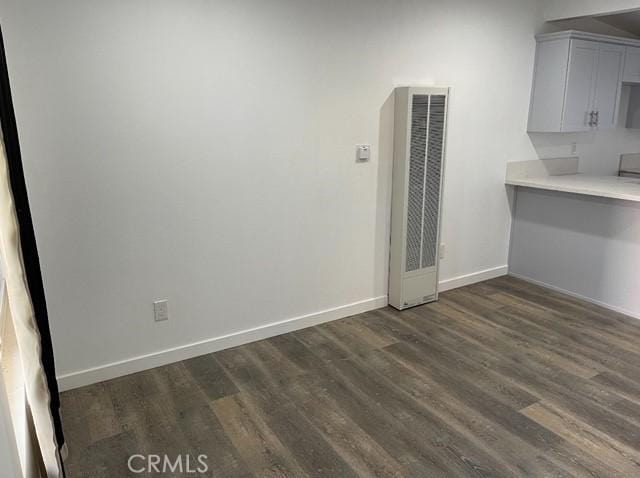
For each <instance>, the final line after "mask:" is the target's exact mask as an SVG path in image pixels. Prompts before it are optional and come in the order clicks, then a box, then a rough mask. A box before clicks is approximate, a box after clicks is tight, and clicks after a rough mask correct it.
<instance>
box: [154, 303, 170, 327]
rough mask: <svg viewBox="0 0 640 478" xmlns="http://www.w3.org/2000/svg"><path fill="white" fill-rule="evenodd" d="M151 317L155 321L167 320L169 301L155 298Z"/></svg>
mask: <svg viewBox="0 0 640 478" xmlns="http://www.w3.org/2000/svg"><path fill="white" fill-rule="evenodd" d="M153 318H154V320H155V321H156V322H162V321H163V320H169V301H167V300H157V301H155V302H154V303H153Z"/></svg>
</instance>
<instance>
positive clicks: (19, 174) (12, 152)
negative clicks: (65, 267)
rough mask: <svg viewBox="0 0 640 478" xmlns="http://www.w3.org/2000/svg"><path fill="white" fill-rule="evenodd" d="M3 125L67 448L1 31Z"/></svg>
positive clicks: (55, 412) (46, 363)
mask: <svg viewBox="0 0 640 478" xmlns="http://www.w3.org/2000/svg"><path fill="white" fill-rule="evenodd" d="M0 123H1V125H2V133H3V136H4V145H5V150H6V155H7V162H8V166H9V179H10V183H11V190H12V193H13V199H14V201H15V208H16V214H17V218H18V225H19V227H20V245H21V247H22V254H23V259H24V267H25V272H26V275H27V284H28V286H29V293H30V295H31V300H32V302H33V308H34V312H35V317H36V322H37V324H38V329H39V332H40V338H41V343H42V357H41V359H42V365H43V368H44V371H45V374H46V376H47V383H48V386H49V393H50V395H51V415H52V416H53V422H54V426H55V431H56V439H57V440H58V446H59V447H60V448H62V446H63V445H64V435H63V433H62V423H61V421H60V395H59V392H58V382H57V381H56V370H55V363H54V359H53V347H52V345H51V332H50V330H49V317H48V315H47V303H46V301H45V296H44V286H43V284H42V273H41V271H40V260H39V258H38V248H37V247H36V238H35V234H34V230H33V222H32V220H31V210H30V209H29V199H28V196H27V187H26V184H25V180H24V172H23V168H22V157H21V155H20V143H19V141H18V129H17V126H16V118H15V113H14V110H13V101H12V100H11V88H10V85H9V72H8V69H7V59H6V56H5V50H4V38H3V36H2V29H1V28H0Z"/></svg>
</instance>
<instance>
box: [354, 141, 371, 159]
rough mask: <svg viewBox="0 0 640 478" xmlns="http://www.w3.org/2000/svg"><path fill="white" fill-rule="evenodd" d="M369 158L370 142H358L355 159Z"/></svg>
mask: <svg viewBox="0 0 640 478" xmlns="http://www.w3.org/2000/svg"><path fill="white" fill-rule="evenodd" d="M369 159H371V145H370V144H358V145H357V146H356V160H357V161H363V162H364V161H369Z"/></svg>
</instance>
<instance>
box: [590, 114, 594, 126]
mask: <svg viewBox="0 0 640 478" xmlns="http://www.w3.org/2000/svg"><path fill="white" fill-rule="evenodd" d="M594 115H595V112H594V111H591V112H590V113H589V126H591V127H593V125H594V123H593V117H594Z"/></svg>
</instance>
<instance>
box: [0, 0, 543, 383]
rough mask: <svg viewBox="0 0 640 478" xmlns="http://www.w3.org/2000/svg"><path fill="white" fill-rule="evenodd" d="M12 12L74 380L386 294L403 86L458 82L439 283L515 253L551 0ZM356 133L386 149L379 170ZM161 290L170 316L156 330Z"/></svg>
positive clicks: (254, 0)
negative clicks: (544, 15) (514, 177)
mask: <svg viewBox="0 0 640 478" xmlns="http://www.w3.org/2000/svg"><path fill="white" fill-rule="evenodd" d="M0 13H1V15H2V24H3V28H4V31H5V42H6V47H7V52H8V61H9V67H10V73H11V79H12V83H13V94H14V101H15V107H16V110H17V119H18V125H19V130H20V136H21V142H22V148H23V155H24V163H25V169H26V176H27V182H28V187H29V192H30V198H31V204H32V210H33V215H34V220H35V228H36V233H37V237H38V245H39V248H40V253H41V262H42V268H43V273H44V280H45V288H46V293H47V298H48V303H49V311H50V316H51V323H52V329H53V330H52V333H53V339H54V345H55V352H56V359H57V365H58V370H59V373H60V374H61V375H65V376H67V378H68V380H69V381H68V382H65V383H66V384H67V385H73V384H77V383H82V382H83V380H84V378H82V377H85V378H86V377H88V376H82V375H81V376H79V377H80V378H77V377H76V378H77V380H76V379H74V378H73V377H74V375H73V374H75V373H76V372H80V371H82V370H85V369H88V368H92V367H102V366H104V365H106V364H109V363H112V362H117V361H123V360H129V359H131V358H133V357H136V356H141V355H144V354H153V353H155V352H159V351H162V350H165V349H169V348H174V347H180V346H183V345H186V344H190V343H193V342H198V341H203V340H205V341H206V340H209V339H212V338H216V337H221V336H224V335H226V334H232V333H235V332H238V331H242V330H246V329H250V328H254V327H261V326H263V325H265V324H269V323H273V322H276V321H281V320H284V319H289V318H294V317H299V316H302V315H305V314H314V313H316V312H318V311H322V310H325V309H330V308H334V307H340V306H343V305H345V304H350V303H354V302H358V301H368V302H365V304H370V305H371V306H374V305H375V304H378V303H379V301H380V300H378V301H375V300H373V301H371V300H370V299H375V298H380V297H382V300H384V295H385V294H386V283H387V278H386V269H387V260H388V259H387V256H388V247H387V243H388V237H389V231H388V219H389V187H390V178H391V176H390V175H391V168H390V166H391V164H390V162H389V158H388V157H387V156H385V157H383V158H382V160H381V159H380V158H379V157H378V155H377V154H376V152H377V150H378V144H379V139H380V135H379V133H380V116H381V108H382V106H383V104H385V102H386V101H387V99H388V97H389V95H390V94H391V92H392V89H393V87H394V85H401V84H408V83H414V84H419V83H422V84H424V83H437V84H440V85H450V86H451V87H452V88H453V89H452V95H451V103H450V116H449V118H450V125H449V137H448V139H449V143H448V156H447V161H448V165H447V176H446V180H445V198H444V225H443V242H445V243H446V244H447V258H446V260H445V261H444V262H443V263H442V271H441V279H443V280H445V281H449V282H448V283H449V284H457V283H458V282H456V281H453V282H451V281H450V280H451V279H456V278H459V277H460V276H464V275H466V274H475V273H477V272H480V271H484V270H487V269H491V270H493V269H496V270H498V271H501V270H502V269H500V268H501V267H504V266H505V265H506V263H507V250H508V240H509V231H510V212H509V206H508V201H507V196H506V192H505V188H504V187H503V180H504V174H505V163H506V162H507V160H513V159H514V158H519V159H533V158H535V157H536V153H535V150H534V148H533V147H532V145H531V142H530V140H529V138H528V137H527V135H526V133H525V131H526V119H527V112H528V102H529V93H530V85H531V74H532V68H533V55H534V45H535V43H534V38H533V34H534V32H535V30H536V28H537V26H538V24H539V21H538V19H539V12H538V9H537V5H536V2H531V1H529V0H518V1H513V0H485V1H477V0H457V1H448V2H440V1H426V0H398V1H387V0H346V1H345V0H340V1H338V0H326V1H322V2H318V1H310V0H308V1H300V0H272V1H269V2H264V1H262V0H247V1H240V2H238V1H232V0H215V1H199V0H183V1H180V2H174V1H168V0H135V1H127V2H118V1H105V0H85V1H71V0H61V1H57V2H46V1H34V0H29V1H26V2H25V0H1V1H0ZM383 129H384V127H383ZM356 143H371V144H373V145H374V157H373V160H372V161H371V162H370V163H368V164H356V163H355V161H354V145H355V144H356ZM158 298H168V299H169V303H170V305H169V309H170V316H171V319H170V320H169V321H168V322H163V323H159V324H156V323H154V322H153V318H152V306H151V303H152V301H153V300H154V299H158ZM351 310H352V309H348V311H351ZM205 348H206V347H205ZM193 350H195V349H193ZM198 350H199V351H200V352H201V353H202V351H204V348H201V349H198ZM177 356H178V355H174V356H173V357H174V358H175V357H177ZM149 363H150V362H149V361H146V362H145V361H143V365H149ZM141 366H142V365H141ZM69 375H71V376H69ZM107 375H108V374H107ZM104 376H105V375H104V374H103V375H95V376H93V378H94V379H95V378H96V377H101V378H104ZM74 380H75V381H74ZM85 381H86V380H85ZM63 386H65V385H64V384H63Z"/></svg>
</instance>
